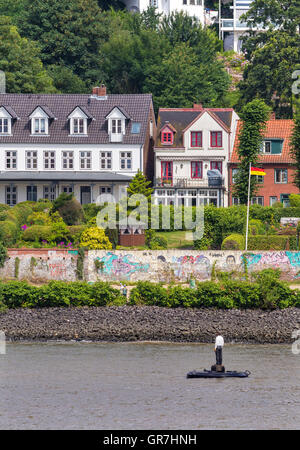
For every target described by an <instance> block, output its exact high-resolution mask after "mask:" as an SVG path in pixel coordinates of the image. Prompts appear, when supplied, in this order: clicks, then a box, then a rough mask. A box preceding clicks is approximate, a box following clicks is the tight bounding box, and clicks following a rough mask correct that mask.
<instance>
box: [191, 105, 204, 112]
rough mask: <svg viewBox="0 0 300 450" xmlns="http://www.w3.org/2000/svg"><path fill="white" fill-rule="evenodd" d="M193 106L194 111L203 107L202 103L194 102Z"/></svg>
mask: <svg viewBox="0 0 300 450" xmlns="http://www.w3.org/2000/svg"><path fill="white" fill-rule="evenodd" d="M193 108H194V109H195V110H196V111H201V110H202V109H203V106H202V103H194V106H193Z"/></svg>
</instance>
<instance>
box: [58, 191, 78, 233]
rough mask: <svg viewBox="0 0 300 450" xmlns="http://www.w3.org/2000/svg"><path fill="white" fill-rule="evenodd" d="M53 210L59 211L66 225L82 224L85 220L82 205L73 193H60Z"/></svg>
mask: <svg viewBox="0 0 300 450" xmlns="http://www.w3.org/2000/svg"><path fill="white" fill-rule="evenodd" d="M51 212H52V213H55V212H58V213H59V214H60V215H61V217H62V218H63V220H64V222H65V224H66V225H80V224H81V223H82V222H83V221H84V212H83V209H82V206H81V204H80V203H79V202H78V200H76V198H75V197H74V195H73V194H66V193H65V192H63V193H62V194H60V195H59V196H58V197H57V199H55V200H54V202H53V204H52V210H51Z"/></svg>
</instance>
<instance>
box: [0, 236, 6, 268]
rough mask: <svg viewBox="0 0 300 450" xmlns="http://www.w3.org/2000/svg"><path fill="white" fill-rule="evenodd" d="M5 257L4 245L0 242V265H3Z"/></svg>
mask: <svg viewBox="0 0 300 450" xmlns="http://www.w3.org/2000/svg"><path fill="white" fill-rule="evenodd" d="M6 259H7V250H6V247H4V245H3V244H2V242H0V267H4V264H5V261H6Z"/></svg>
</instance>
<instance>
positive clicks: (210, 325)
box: [0, 306, 300, 344]
mask: <svg viewBox="0 0 300 450" xmlns="http://www.w3.org/2000/svg"><path fill="white" fill-rule="evenodd" d="M298 329H300V308H288V309H284V310H274V311H262V310H220V309H204V308H202V309H184V308H177V309H170V308H161V307H157V306H120V307H83V308H40V309H26V308H19V309H10V310H8V311H6V312H4V313H1V314H0V330H2V331H4V332H5V334H6V338H7V340H11V341H18V340H28V341H45V340H72V339H73V340H74V339H75V340H91V341H110V342H130V341H169V342H201V343H209V342H213V340H214V337H215V336H216V335H217V334H222V335H223V336H224V338H225V340H226V341H227V342H244V343H260V344H271V343H291V342H293V341H294V340H293V338H292V332H293V331H295V330H298Z"/></svg>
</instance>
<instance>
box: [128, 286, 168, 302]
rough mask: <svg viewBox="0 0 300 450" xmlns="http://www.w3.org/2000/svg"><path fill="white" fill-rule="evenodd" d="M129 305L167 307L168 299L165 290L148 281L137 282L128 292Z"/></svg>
mask: <svg viewBox="0 0 300 450" xmlns="http://www.w3.org/2000/svg"><path fill="white" fill-rule="evenodd" d="M129 301H130V304H131V305H156V306H168V305H169V302H170V301H169V298H168V293H167V290H166V289H165V288H163V287H162V286H161V285H160V284H157V283H151V282H150V281H139V282H138V283H137V286H136V287H134V288H133V289H132V290H131V292H130V300H129Z"/></svg>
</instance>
